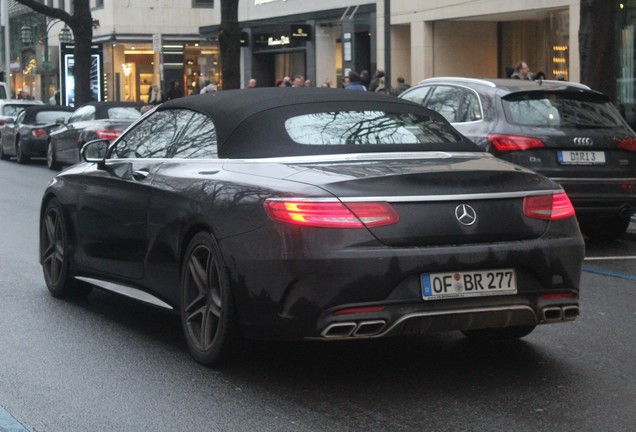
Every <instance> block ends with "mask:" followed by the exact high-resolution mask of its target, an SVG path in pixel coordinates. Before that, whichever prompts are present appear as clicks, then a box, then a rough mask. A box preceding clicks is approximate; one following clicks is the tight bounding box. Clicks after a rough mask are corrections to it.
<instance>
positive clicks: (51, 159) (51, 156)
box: [46, 140, 60, 170]
mask: <svg viewBox="0 0 636 432" xmlns="http://www.w3.org/2000/svg"><path fill="white" fill-rule="evenodd" d="M46 166H47V167H49V169H51V170H58V169H60V164H59V163H58V162H57V161H56V160H55V150H54V149H53V143H52V142H51V141H50V140H49V142H48V143H47V144H46Z"/></svg>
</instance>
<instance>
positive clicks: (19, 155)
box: [15, 138, 30, 164]
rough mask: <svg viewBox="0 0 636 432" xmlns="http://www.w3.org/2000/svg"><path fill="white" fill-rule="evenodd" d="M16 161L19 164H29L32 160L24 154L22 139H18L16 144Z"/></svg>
mask: <svg viewBox="0 0 636 432" xmlns="http://www.w3.org/2000/svg"><path fill="white" fill-rule="evenodd" d="M15 159H16V161H17V162H18V163H19V164H27V163H29V160H30V158H29V157H28V156H27V155H25V154H24V149H23V148H22V143H21V142H20V138H18V141H17V142H16V143H15Z"/></svg>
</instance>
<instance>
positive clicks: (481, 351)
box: [0, 161, 636, 432]
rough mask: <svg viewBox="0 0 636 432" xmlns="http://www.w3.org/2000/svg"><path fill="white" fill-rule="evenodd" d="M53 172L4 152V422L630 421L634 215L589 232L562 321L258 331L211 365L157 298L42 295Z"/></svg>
mask: <svg viewBox="0 0 636 432" xmlns="http://www.w3.org/2000/svg"><path fill="white" fill-rule="evenodd" d="M52 176H53V172H51V171H49V170H47V169H46V167H45V166H44V165H43V164H41V165H35V166H21V165H18V164H16V163H14V162H6V161H0V185H1V186H0V431H2V430H3V429H2V425H5V426H4V427H5V429H4V430H9V429H7V428H8V427H9V426H7V425H10V424H13V425H14V426H16V429H13V430H16V431H17V430H20V429H21V428H19V427H18V426H19V424H21V425H22V426H23V427H24V429H26V430H28V431H30V432H36V431H47V432H48V431H50V432H54V431H64V432H68V431H154V432H159V431H190V430H205V431H367V432H368V431H424V430H426V431H490V430H492V431H495V430H497V431H504V430H505V431H566V430H567V431H571V430H574V431H600V430H602V431H629V432H632V431H634V430H636V360H635V358H636V224H635V223H632V225H631V227H630V232H629V233H628V234H627V235H626V236H624V238H622V239H621V240H620V241H616V242H614V243H612V244H610V245H606V246H603V247H599V246H592V245H590V246H588V250H587V256H588V259H587V260H586V262H585V268H586V270H585V271H584V273H583V284H582V290H581V307H582V311H581V313H582V315H581V317H580V318H579V319H578V320H577V321H575V322H573V323H567V324H559V325H550V326H542V327H539V328H538V329H537V330H535V332H534V333H532V334H531V335H530V336H528V337H527V338H525V339H524V340H522V341H517V342H513V343H492V344H485V345H484V344H475V343H470V342H468V341H466V340H465V339H463V338H462V337H461V336H460V335H458V334H451V333H449V334H437V335H431V336H426V337H417V338H408V339H393V340H385V341H369V342H361V343H357V342H356V343H351V342H347V343H319V342H317V343H299V344H281V343H277V344H260V345H256V346H253V347H251V348H250V349H249V350H247V351H246V352H245V353H244V355H243V356H242V358H241V359H240V360H239V361H238V362H237V363H236V364H235V365H234V366H232V367H230V368H228V369H226V370H221V371H218V370H212V369H207V368H205V367H202V366H199V365H198V364H196V363H194V362H193V361H192V360H191V359H190V356H189V354H188V352H187V348H186V346H185V343H184V340H183V337H182V335H181V328H180V324H179V321H178V319H177V318H176V317H175V316H172V315H170V314H168V313H166V312H163V311H160V310H157V309H153V308H151V307H147V306H145V305H141V304H137V303H134V302H132V301H129V300H126V299H123V298H120V297H117V296H115V295H112V294H109V293H105V292H102V291H99V290H94V291H93V293H91V294H90V296H88V297H87V298H86V299H82V300H73V301H61V300H56V299H54V298H52V297H51V296H49V294H48V291H47V290H46V287H45V285H44V281H43V279H42V274H41V270H40V266H39V264H38V262H37V244H38V212H39V200H40V197H41V194H42V191H43V190H44V188H45V186H46V184H47V182H48V181H49V179H50V178H51V177H52ZM12 422H13V423H12ZM24 429H22V430H24Z"/></svg>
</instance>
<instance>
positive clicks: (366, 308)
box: [336, 306, 386, 315]
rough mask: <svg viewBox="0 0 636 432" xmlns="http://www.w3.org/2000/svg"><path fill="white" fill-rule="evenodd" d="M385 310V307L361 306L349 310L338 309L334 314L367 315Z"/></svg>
mask: <svg viewBox="0 0 636 432" xmlns="http://www.w3.org/2000/svg"><path fill="white" fill-rule="evenodd" d="M384 309H386V307H385V306H362V307H356V308H349V309H340V310H339V311H337V312H336V315H350V314H358V313H368V312H381V311H383V310H384Z"/></svg>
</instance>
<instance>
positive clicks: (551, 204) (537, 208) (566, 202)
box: [523, 192, 574, 220]
mask: <svg viewBox="0 0 636 432" xmlns="http://www.w3.org/2000/svg"><path fill="white" fill-rule="evenodd" d="M523 214H524V215H526V216H528V217H530V218H533V219H543V220H555V219H564V218H567V217H570V216H574V207H573V206H572V203H571V202H570V198H568V196H567V194H566V193H565V192H562V193H556V194H552V195H539V196H530V197H526V198H524V199H523Z"/></svg>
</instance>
